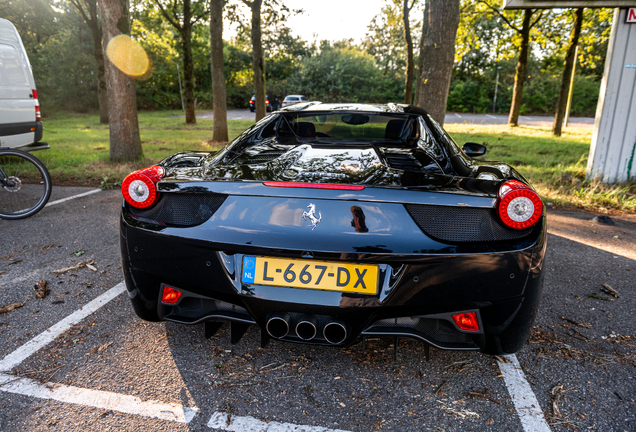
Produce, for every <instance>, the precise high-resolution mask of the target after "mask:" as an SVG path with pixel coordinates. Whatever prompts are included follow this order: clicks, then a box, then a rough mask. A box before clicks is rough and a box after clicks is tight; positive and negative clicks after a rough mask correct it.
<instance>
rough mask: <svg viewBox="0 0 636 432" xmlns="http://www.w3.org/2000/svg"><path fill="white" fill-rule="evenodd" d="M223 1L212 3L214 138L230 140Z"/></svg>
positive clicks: (211, 38)
mask: <svg viewBox="0 0 636 432" xmlns="http://www.w3.org/2000/svg"><path fill="white" fill-rule="evenodd" d="M223 3H225V1H224V0H212V2H211V5H210V6H211V7H210V59H211V61H212V98H213V104H214V129H213V132H212V140H213V141H217V142H221V141H228V134H227V96H226V93H225V68H224V65H223Z"/></svg>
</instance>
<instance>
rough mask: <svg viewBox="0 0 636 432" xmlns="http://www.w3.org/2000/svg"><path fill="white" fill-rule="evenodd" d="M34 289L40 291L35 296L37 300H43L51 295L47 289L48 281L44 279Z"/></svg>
mask: <svg viewBox="0 0 636 432" xmlns="http://www.w3.org/2000/svg"><path fill="white" fill-rule="evenodd" d="M34 288H35V289H36V290H37V291H38V292H37V293H36V294H35V298H38V299H43V298H44V297H46V296H47V294H48V293H49V289H48V288H47V287H46V281H45V280H44V279H43V280H41V281H40V282H38V283H37V284H36V285H35V287H34Z"/></svg>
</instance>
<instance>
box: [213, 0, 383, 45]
mask: <svg viewBox="0 0 636 432" xmlns="http://www.w3.org/2000/svg"><path fill="white" fill-rule="evenodd" d="M283 1H284V3H285V5H286V6H287V7H289V8H290V9H304V11H305V12H304V13H303V14H300V15H296V16H293V17H291V18H290V19H289V20H288V21H287V25H288V26H289V28H291V29H292V33H294V34H295V35H296V36H300V37H301V38H303V39H304V40H307V41H310V42H311V41H313V40H314V39H317V40H323V39H327V40H332V41H334V40H341V39H350V38H353V39H355V40H356V41H359V40H360V39H363V38H364V35H365V33H366V31H367V26H368V25H369V23H370V22H371V20H372V19H373V17H374V16H376V15H378V14H380V12H381V9H382V6H383V5H384V4H385V3H386V1H385V0H283ZM226 32H227V35H228V36H230V37H232V36H233V34H234V32H233V30H232V29H227V30H225V31H224V33H226Z"/></svg>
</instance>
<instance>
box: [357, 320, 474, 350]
mask: <svg viewBox="0 0 636 432" xmlns="http://www.w3.org/2000/svg"><path fill="white" fill-rule="evenodd" d="M378 328H384V329H391V330H396V331H397V330H399V329H401V328H407V329H413V330H415V331H416V332H418V333H420V334H422V335H424V336H426V337H428V338H429V339H431V340H432V341H436V342H439V343H447V344H472V341H473V340H472V338H471V337H470V335H469V334H466V333H461V332H459V331H457V329H455V327H453V325H452V324H451V323H449V322H448V321H445V320H440V319H433V318H415V317H412V318H411V317H403V318H389V319H383V320H379V321H376V322H374V323H373V326H372V327H370V328H369V329H367V331H373V330H376V329H378Z"/></svg>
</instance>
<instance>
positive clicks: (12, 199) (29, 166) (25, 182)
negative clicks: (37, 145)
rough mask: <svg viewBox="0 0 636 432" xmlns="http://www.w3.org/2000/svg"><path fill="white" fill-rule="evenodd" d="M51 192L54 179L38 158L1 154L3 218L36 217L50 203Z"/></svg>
mask: <svg viewBox="0 0 636 432" xmlns="http://www.w3.org/2000/svg"><path fill="white" fill-rule="evenodd" d="M51 188H52V186H51V176H50V175H49V172H48V171H47V170H46V167H45V166H44V165H43V164H42V162H40V160H39V159H38V158H36V157H35V156H33V155H31V154H29V153H27V152H23V151H22V150H14V149H9V150H0V218H3V219H22V218H26V217H29V216H32V215H34V214H36V213H37V212H39V211H40V210H41V209H42V207H44V206H45V205H46V203H47V201H48V200H49V197H50V196H51Z"/></svg>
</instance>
